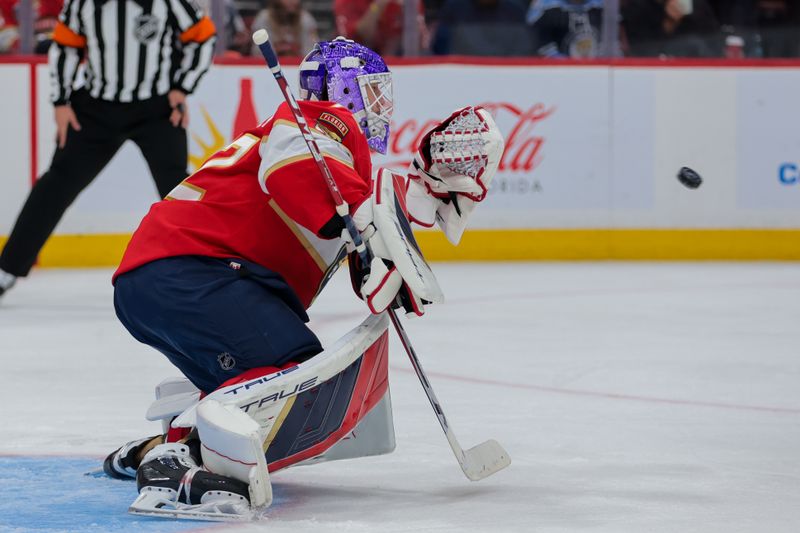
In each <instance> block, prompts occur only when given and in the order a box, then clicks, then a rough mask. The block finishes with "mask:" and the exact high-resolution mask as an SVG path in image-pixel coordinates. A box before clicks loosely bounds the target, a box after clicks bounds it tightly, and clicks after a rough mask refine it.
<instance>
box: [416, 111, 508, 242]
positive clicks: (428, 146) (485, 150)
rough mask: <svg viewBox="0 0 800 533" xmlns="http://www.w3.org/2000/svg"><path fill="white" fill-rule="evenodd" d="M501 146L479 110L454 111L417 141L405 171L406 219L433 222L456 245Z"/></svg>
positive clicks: (480, 198)
mask: <svg viewBox="0 0 800 533" xmlns="http://www.w3.org/2000/svg"><path fill="white" fill-rule="evenodd" d="M504 148H505V142H504V141H503V136H502V134H501V133H500V130H499V128H498V127H497V124H495V122H494V120H493V119H492V116H491V114H489V112H488V111H486V110H485V109H483V108H482V107H475V106H467V107H464V108H461V109H459V110H457V111H455V112H454V113H453V114H452V115H450V116H449V117H448V118H447V119H445V120H444V121H442V122H441V123H440V124H439V125H438V126H436V127H434V128H433V129H431V130H430V131H429V132H428V133H427V134H426V135H425V136H424V137H423V138H422V140H421V141H420V145H419V147H418V148H417V153H416V155H415V156H414V161H413V162H412V163H411V166H410V167H409V171H408V177H409V183H408V194H407V195H406V203H407V205H408V213H409V218H410V219H411V220H412V221H413V222H415V223H417V224H419V225H421V226H424V227H432V226H433V224H434V223H435V222H436V223H438V224H439V227H440V228H441V229H442V231H443V232H444V234H445V235H446V236H447V238H448V240H449V241H450V242H452V243H453V244H458V243H459V241H460V240H461V235H462V234H463V233H464V229H465V228H466V226H467V222H468V221H469V217H470V215H471V214H472V211H473V210H474V209H475V206H476V204H478V203H479V202H482V201H483V200H484V199H485V198H486V195H487V193H488V192H489V186H490V185H491V182H492V179H493V178H494V175H495V173H496V172H497V167H498V165H499V164H500V158H501V157H502V155H503V150H504Z"/></svg>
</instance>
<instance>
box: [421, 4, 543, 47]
mask: <svg viewBox="0 0 800 533" xmlns="http://www.w3.org/2000/svg"><path fill="white" fill-rule="evenodd" d="M431 49H432V51H433V53H434V54H440V55H441V54H458V55H471V56H501V57H502V56H528V55H532V54H533V52H534V50H533V46H532V42H531V36H530V33H529V30H528V27H527V25H526V24H525V6H524V5H523V4H522V3H520V2H518V1H515V0H448V1H447V2H445V4H444V5H443V6H442V9H441V11H439V25H438V27H437V28H436V34H435V35H434V38H433V44H432V48H431Z"/></svg>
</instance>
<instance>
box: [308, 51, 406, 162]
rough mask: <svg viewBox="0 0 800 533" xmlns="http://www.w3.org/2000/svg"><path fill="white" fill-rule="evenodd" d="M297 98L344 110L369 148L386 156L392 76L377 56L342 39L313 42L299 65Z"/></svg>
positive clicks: (390, 111)
mask: <svg viewBox="0 0 800 533" xmlns="http://www.w3.org/2000/svg"><path fill="white" fill-rule="evenodd" d="M300 97H301V98H302V99H304V100H328V101H331V102H336V103H337V104H340V105H342V106H344V107H346V108H347V109H348V110H349V111H350V112H351V113H353V115H354V116H355V118H356V120H357V121H358V123H359V124H360V125H361V129H362V130H363V131H364V135H366V136H367V144H368V145H369V147H370V148H371V149H373V150H375V151H376V152H380V153H382V154H385V153H386V147H387V145H388V142H389V120H390V119H391V117H392V111H393V104H392V74H391V73H390V72H389V68H388V67H387V66H386V63H385V62H384V61H383V58H381V56H380V55H378V54H376V53H375V52H373V51H372V50H370V49H369V48H367V47H366V46H362V45H360V44H358V43H356V42H354V41H351V40H349V39H345V38H344V37H337V38H336V39H334V40H333V41H323V42H319V43H317V44H316V45H314V49H313V50H311V52H310V53H309V54H308V55H307V56H306V57H305V58H304V59H303V62H302V63H301V64H300Z"/></svg>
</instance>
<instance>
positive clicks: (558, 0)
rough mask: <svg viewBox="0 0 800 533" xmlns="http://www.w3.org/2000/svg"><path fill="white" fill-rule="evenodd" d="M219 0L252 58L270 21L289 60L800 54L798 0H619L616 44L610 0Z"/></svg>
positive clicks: (0, 19) (228, 40) (0, 8)
mask: <svg viewBox="0 0 800 533" xmlns="http://www.w3.org/2000/svg"><path fill="white" fill-rule="evenodd" d="M27 1H30V0H0V52H5V53H9V52H10V53H13V52H15V51H17V50H18V48H19V42H20V30H19V23H18V12H19V9H20V4H21V2H27ZM191 1H197V2H199V3H200V4H206V5H209V7H210V2H211V1H212V0H191ZM220 1H221V2H222V3H223V4H222V6H223V9H222V11H221V14H222V18H223V19H224V23H223V24H221V25H218V26H221V30H220V31H221V32H224V35H223V36H222V42H223V43H225V44H224V46H223V47H222V49H221V50H219V53H221V54H224V55H229V56H250V55H256V53H255V52H256V51H254V50H253V47H252V45H251V41H250V33H251V32H252V31H253V30H254V29H258V28H262V27H265V28H267V29H268V30H269V32H270V35H271V36H272V40H273V44H274V45H275V47H276V49H277V51H278V53H279V54H280V55H283V56H302V55H304V54H305V52H306V51H308V50H309V48H310V47H311V45H312V44H313V43H314V42H315V41H317V40H319V39H327V38H332V37H334V36H336V35H344V36H346V37H350V38H353V39H355V40H357V41H359V42H361V43H363V44H365V45H367V46H369V47H371V48H373V49H374V50H376V51H378V52H379V53H381V54H383V55H447V54H454V55H475V56H506V57H515V56H516V57H520V56H540V57H551V58H557V57H571V58H592V57H600V56H603V55H608V54H612V55H622V56H630V57H728V58H742V57H755V58H761V57H764V58H776V57H777V58H786V57H800V0H617V1H615V2H614V3H615V4H618V5H619V13H618V15H617V16H616V17H614V18H612V19H611V20H612V24H613V25H615V26H616V28H615V30H616V32H615V33H616V34H617V39H616V41H617V42H616V46H613V47H608V46H605V47H604V46H603V27H604V19H606V21H607V19H608V17H607V16H606V14H604V9H605V4H606V1H605V0H424V1H420V2H418V3H417V6H418V9H417V10H414V11H416V13H415V12H414V11H412V12H411V13H409V12H408V7H407V6H405V5H404V2H403V0H220ZM62 3H63V0H33V6H32V7H33V9H34V19H35V22H34V25H33V31H34V33H35V46H34V47H33V50H34V52H35V53H46V51H47V48H48V46H49V36H50V34H51V33H52V30H53V28H54V27H55V23H56V21H57V17H58V13H59V11H60V9H61V5H62ZM408 23H411V24H413V28H410V29H411V30H413V31H409V28H408V27H407V25H408ZM617 24H618V25H617ZM409 39H411V40H409Z"/></svg>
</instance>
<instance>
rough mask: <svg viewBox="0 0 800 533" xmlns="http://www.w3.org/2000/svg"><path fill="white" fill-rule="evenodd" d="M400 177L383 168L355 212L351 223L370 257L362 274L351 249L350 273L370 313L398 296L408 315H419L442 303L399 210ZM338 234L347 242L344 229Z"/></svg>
mask: <svg viewBox="0 0 800 533" xmlns="http://www.w3.org/2000/svg"><path fill="white" fill-rule="evenodd" d="M403 181H404V177H403V176H401V175H399V174H395V173H393V172H392V171H390V170H387V169H381V170H380V172H378V176H377V177H376V178H375V180H374V182H373V192H372V197H371V198H370V199H368V200H367V201H365V202H364V203H363V204H361V206H359V208H358V209H357V210H356V211H355V213H353V222H355V225H356V228H357V229H358V230H359V232H361V237H362V239H364V241H365V242H366V243H367V247H368V248H369V249H370V250H371V252H372V255H373V258H372V260H371V262H370V265H369V274H368V276H365V274H366V271H365V269H364V268H363V266H362V265H360V260H359V259H358V258H357V255H356V254H352V253H351V255H350V274H351V279H352V281H353V288H354V289H355V290H356V292H357V293H358V294H360V296H361V297H362V298H363V299H364V300H365V301H366V302H367V306H368V307H369V309H370V311H372V312H373V313H376V314H377V313H381V312H383V311H385V310H386V309H387V308H388V307H389V306H390V305H395V303H396V302H398V296H399V303H398V305H402V306H403V307H404V308H405V309H406V311H407V313H408V314H415V315H417V316H422V314H424V312H425V311H424V308H423V304H426V303H440V302H442V301H444V296H443V294H442V291H441V288H440V287H439V283H438V282H437V281H436V277H435V276H434V275H433V272H432V271H431V269H430V267H429V266H428V264H427V263H426V262H425V258H424V257H423V256H422V252H421V251H420V250H419V246H417V243H416V241H415V240H414V234H413V233H412V232H411V226H410V224H409V222H408V219H407V218H406V216H405V213H404V212H403V201H402V200H401V199H402V198H403V186H402V182H403ZM398 207H399V208H398ZM342 238H343V239H345V240H346V241H348V242H349V243H351V239H350V235H349V234H348V233H347V230H346V229H345V230H344V231H343V232H342ZM351 246H352V243H351ZM351 251H352V250H351Z"/></svg>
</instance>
